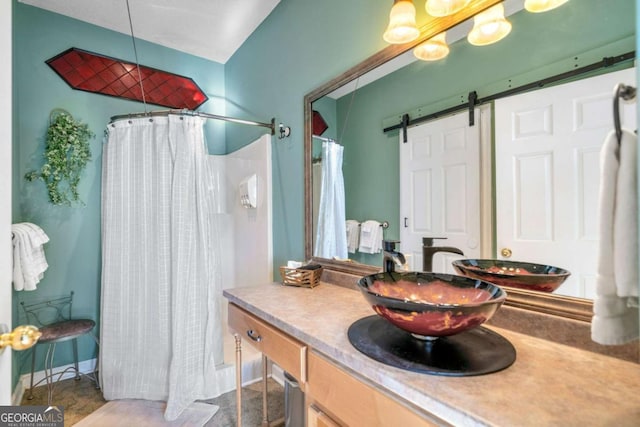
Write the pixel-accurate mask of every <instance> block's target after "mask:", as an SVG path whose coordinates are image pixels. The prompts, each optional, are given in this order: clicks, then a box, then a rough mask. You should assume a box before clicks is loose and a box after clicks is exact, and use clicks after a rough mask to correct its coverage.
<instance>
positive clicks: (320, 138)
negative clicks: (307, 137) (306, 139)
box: [311, 135, 336, 142]
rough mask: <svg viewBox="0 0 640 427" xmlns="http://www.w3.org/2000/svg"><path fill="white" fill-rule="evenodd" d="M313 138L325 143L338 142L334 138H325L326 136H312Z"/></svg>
mask: <svg viewBox="0 0 640 427" xmlns="http://www.w3.org/2000/svg"><path fill="white" fill-rule="evenodd" d="M311 137H312V138H315V139H319V140H320V141H324V142H336V140H335V139H333V138H325V137H324V136H320V135H311Z"/></svg>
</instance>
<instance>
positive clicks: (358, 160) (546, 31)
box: [304, 0, 635, 321]
mask: <svg viewBox="0 0 640 427" xmlns="http://www.w3.org/2000/svg"><path fill="white" fill-rule="evenodd" d="M420 3H421V4H420V7H422V2H420ZM497 3H502V4H503V5H504V8H505V11H506V15H507V19H508V20H509V21H510V22H511V24H512V31H511V33H510V34H509V35H508V36H507V37H506V38H504V39H503V40H501V41H499V42H498V43H495V44H492V45H488V46H473V45H471V44H470V43H469V42H468V41H467V39H466V35H467V33H468V32H469V30H470V29H471V27H472V25H473V19H472V17H473V16H474V15H475V14H477V13H478V12H479V11H482V10H485V9H487V8H488V7H491V6H493V5H495V4H497ZM523 3H524V0H505V1H504V2H501V1H498V0H475V1H472V2H471V3H470V5H469V6H468V7H467V8H466V9H464V10H462V11H460V12H458V13H457V14H455V15H452V16H449V17H445V18H430V20H428V22H426V23H423V25H422V27H421V36H420V38H419V39H418V40H416V41H415V42H411V43H409V44H406V45H391V46H389V47H388V48H385V49H384V50H382V51H380V52H378V53H377V54H376V55H373V56H372V57H370V58H368V59H367V60H366V61H364V62H363V63H361V64H358V65H357V66H355V67H353V68H351V69H349V70H347V71H345V72H344V73H343V74H341V75H339V76H337V77H336V78H334V79H333V80H331V81H329V82H327V83H326V84H325V85H323V86H321V87H319V88H317V89H316V90H314V91H312V92H311V93H309V94H307V96H306V97H305V100H304V108H305V252H306V257H307V258H311V257H312V256H313V255H314V250H313V248H314V239H315V238H316V225H315V219H314V215H317V200H318V192H319V188H320V187H319V182H320V179H321V173H320V168H319V167H318V166H317V165H316V163H317V162H316V159H318V158H319V157H321V152H322V144H323V139H324V140H326V139H331V140H335V141H337V142H338V143H339V144H341V145H342V146H343V147H344V148H343V154H342V157H343V166H342V170H343V175H344V188H345V195H346V197H345V201H346V203H345V210H346V218H347V219H352V220H356V221H359V222H364V221H366V220H377V221H379V222H388V225H389V226H388V228H385V229H384V231H383V233H384V238H385V239H388V240H401V241H402V238H401V237H402V236H403V235H406V234H403V233H405V232H406V230H403V228H405V227H407V225H408V224H407V222H409V223H410V222H411V220H412V219H411V218H410V215H407V214H406V212H401V207H400V205H401V195H400V193H401V191H402V190H401V187H402V184H401V183H402V182H403V181H402V178H401V175H402V173H404V171H403V170H400V169H401V168H400V162H401V145H402V144H403V138H404V134H405V130H404V128H403V126H401V123H402V121H403V119H404V120H408V129H407V131H406V133H408V135H409V138H411V135H412V132H413V133H414V134H415V129H417V128H418V127H421V126H423V125H428V124H429V123H434V122H437V121H438V120H442V118H447V117H453V116H455V115H461V116H462V117H463V119H462V120H464V121H466V122H468V121H469V120H470V117H469V116H470V109H469V108H468V105H469V103H470V96H474V95H471V94H475V96H477V99H476V100H475V101H473V99H472V100H471V101H472V102H473V103H474V105H475V108H474V109H471V110H473V111H474V115H473V120H474V125H473V126H475V127H476V128H478V129H479V130H478V133H479V134H480V142H479V143H478V144H479V145H480V149H479V151H480V153H479V154H478V163H479V164H478V165H477V168H476V171H477V172H475V173H477V181H478V182H480V185H479V188H480V190H479V196H478V197H479V201H478V206H479V208H478V209H477V211H478V212H477V217H478V218H477V232H476V233H475V234H474V235H473V238H468V237H467V238H466V240H465V242H468V241H471V242H472V244H471V246H472V247H474V248H476V249H473V250H472V255H473V256H466V257H468V258H498V259H499V258H501V257H502V254H501V251H502V249H505V248H504V247H503V245H502V244H501V242H500V238H499V237H498V236H497V233H498V229H499V228H500V227H499V226H500V225H502V222H503V219H502V217H501V213H502V212H501V211H502V210H503V209H505V205H504V203H503V202H500V201H499V200H501V199H500V196H501V193H500V192H501V191H502V190H501V188H502V187H501V185H502V184H504V180H505V178H504V176H505V175H504V167H503V166H501V163H500V158H501V155H502V154H501V150H502V149H501V147H503V146H504V143H503V141H502V138H503V136H504V135H505V131H500V129H499V128H498V120H499V114H500V111H502V110H501V109H502V108H503V106H502V104H501V103H503V101H502V100H503V99H505V100H508V99H510V96H519V94H530V93H535V92H538V91H540V90H546V89H548V88H552V87H557V86H559V85H565V84H567V83H572V82H579V81H584V82H588V80H585V79H592V78H600V77H604V76H606V75H609V76H614V80H615V79H622V78H624V79H626V80H630V81H620V82H621V83H623V82H624V83H627V84H633V85H635V72H634V70H633V69H632V68H633V65H634V64H633V59H634V58H635V13H634V11H635V2H634V0H616V1H615V2H602V1H599V0H579V1H577V0H571V1H569V2H568V3H566V4H564V5H562V6H561V7H559V8H557V9H554V10H552V11H549V12H545V13H530V12H528V11H526V10H524V9H523ZM416 7H418V6H416ZM419 24H420V23H419ZM383 30H384V29H381V33H382V31H383ZM443 31H447V35H446V38H447V42H448V43H449V48H450V52H449V55H448V56H447V57H446V58H444V59H441V60H439V61H419V60H416V59H415V57H414V56H413V54H412V50H413V48H414V47H415V46H417V45H418V44H420V43H421V42H422V41H424V40H427V39H429V38H431V37H433V36H434V35H436V34H439V33H441V32H443ZM613 73H623V74H613ZM604 84H609V83H607V82H605V83H604ZM521 88H526V89H523V90H520V89H521ZM578 90H579V91H580V90H581V89H578ZM582 91H583V92H584V96H583V98H585V99H587V98H589V99H596V98H598V97H602V94H601V93H600V92H598V93H595V92H593V93H592V92H591V91H590V87H589V83H587V86H586V88H585V89H582ZM511 92H513V93H511ZM606 92H607V93H606V100H604V101H602V102H603V103H606V105H607V107H606V114H602V112H601V111H600V110H591V108H597V107H595V103H594V104H593V105H594V106H593V107H591V106H590V107H588V108H585V109H584V110H583V113H584V116H582V120H583V121H585V122H587V126H586V127H585V129H586V130H585V131H586V132H591V134H592V136H594V137H595V138H596V139H598V138H599V139H600V140H601V141H603V140H604V137H605V136H606V134H607V133H608V131H610V130H611V129H612V126H613V112H612V108H611V103H612V100H613V86H611V88H610V90H607V91H606ZM541 93H542V94H543V95H542V96H543V97H544V96H545V95H544V92H541ZM494 95H498V96H496V97H494ZM507 95H509V96H507ZM494 98H499V100H495V99H494ZM573 104H576V102H573ZM504 108H506V107H504ZM511 108H512V109H513V108H516V109H517V108H518V107H511ZM553 108H555V109H556V110H558V109H560V107H558V106H555V105H554V106H553ZM598 108H599V107H598ZM443 111H444V112H443ZM621 111H622V113H621V114H622V115H623V117H622V120H623V123H625V121H626V122H627V123H629V124H630V125H631V123H630V122H631V121H632V120H635V118H634V117H635V105H634V104H633V103H630V104H629V105H625V106H623V108H622V110H621ZM440 112H442V113H440ZM318 113H319V114H320V116H321V117H322V119H323V121H324V122H325V124H326V125H327V128H326V130H324V131H323V132H322V133H321V135H320V138H314V137H313V134H314V118H315V119H316V129H315V133H318V132H319V131H318V126H317V125H318V123H317V119H318V117H317V114H318ZM434 113H438V114H436V115H437V116H438V117H432V116H433V115H434ZM405 114H406V116H405ZM589 114H591V116H589ZM565 115H566V117H567V118H566V120H567V121H571V120H573V119H575V115H576V113H575V111H574V112H566V114H565ZM531 116H533V115H531ZM562 117H564V116H562ZM523 120H524V121H525V122H526V120H528V119H527V118H524V119H523ZM549 120H556V123H550V124H549V123H548V124H549V125H550V126H553V125H557V124H558V123H557V122H559V121H561V119H558V118H556V117H555V116H553V117H552V118H550V119H549ZM596 122H598V123H596ZM634 123H635V122H634ZM633 126H635V124H633ZM589 129H593V130H589ZM506 133H509V132H506ZM578 151H579V152H580V153H582V154H583V155H584V156H583V157H584V163H583V165H586V166H590V167H591V169H590V170H586V171H583V172H584V177H585V178H586V181H588V182H586V183H585V187H584V191H583V195H584V197H583V199H580V200H581V201H580V203H582V205H581V206H583V209H585V208H584V207H585V206H586V207H587V209H585V210H587V211H588V210H593V209H590V208H589V206H590V205H589V203H591V204H592V203H595V202H594V200H593V197H592V196H593V195H594V194H597V191H598V188H597V180H595V181H594V180H590V179H589V177H593V176H596V177H597V171H594V170H593V168H595V167H597V152H594V151H593V150H591V151H585V150H582V151H580V149H578ZM594 162H595V163H594ZM532 165H533V166H532V167H533V168H535V167H536V163H535V162H534V163H532ZM583 167H584V166H583ZM474 179H475V178H474ZM594 182H595V184H594ZM587 184H588V185H591V187H588V186H587ZM532 188H533V189H535V188H536V187H535V186H534V187H532ZM554 191H555V192H556V193H559V192H560V191H561V190H560V189H557V188H556V189H555V190H554ZM564 191H567V190H566V189H565V190H564ZM403 197H404V196H403ZM572 197H573V195H572ZM589 197H591V198H592V200H586V199H589ZM314 198H315V200H316V202H314ZM454 201H455V200H454ZM314 205H315V208H314ZM536 206H537V205H535V206H533V207H534V208H535V207H536ZM539 209H540V210H539V211H537V212H538V213H536V214H535V215H538V216H540V215H544V214H546V213H548V211H549V209H552V208H548V207H542V208H539ZM553 209H555V211H556V212H555V213H554V215H555V216H557V217H562V216H563V215H564V214H563V212H565V211H566V208H559V207H557V206H556V207H554V208H553ZM530 210H531V209H530ZM535 215H532V216H535ZM589 218H590V219H589ZM589 218H588V219H587V220H585V221H583V224H573V223H574V222H575V221H574V220H573V219H572V217H569V216H568V215H567V217H566V218H565V219H564V220H565V222H567V223H568V224H569V226H571V227H574V225H575V227H576V228H580V230H582V235H581V236H582V237H580V238H582V239H583V240H587V241H589V242H590V243H589V244H591V245H595V244H597V236H596V235H594V234H595V233H594V232H591V231H593V229H594V227H596V222H595V219H594V216H590V217H589ZM554 224H558V223H556V222H554ZM572 224H573V225H572ZM555 226H556V227H559V226H558V225H555ZM589 230H591V231H589ZM554 232H555V235H557V234H558V230H554ZM442 234H443V232H442V231H441V230H438V231H436V232H432V233H430V232H429V231H428V230H427V231H426V232H424V237H442V236H441V235H442ZM444 234H445V235H446V233H444ZM454 234H455V233H454ZM448 243H449V242H444V243H443V245H445V244H448ZM401 244H402V243H401ZM436 244H439V243H436ZM538 246H541V247H544V246H543V244H542V243H541V244H539V245H538ZM401 249H403V248H402V247H401ZM543 250H546V252H547V253H548V256H549V258H548V259H544V260H539V259H533V260H532V259H526V258H525V259H522V258H518V255H519V253H520V252H516V251H514V258H515V259H516V260H520V261H531V262H542V263H546V264H551V265H556V266H558V267H566V266H564V265H562V264H563V261H560V262H555V261H556V260H557V259H559V256H558V257H557V258H554V257H553V255H552V253H553V252H552V251H551V250H550V249H543ZM466 251H467V250H466V249H465V252H466ZM474 251H475V252H474ZM562 251H564V252H565V255H566V254H567V253H573V252H574V251H573V250H572V247H571V246H567V247H565V248H564V249H563V250H562ZM407 252H409V253H411V254H413V255H414V256H413V258H414V260H415V259H416V258H417V257H418V254H417V253H414V252H412V251H411V250H408V251H407ZM465 255H466V254H465ZM571 256H574V257H578V256H580V255H578V254H577V252H575V253H573V254H572V255H571ZM331 258H332V257H330V256H326V257H324V258H323V259H320V261H321V262H323V263H324V265H325V267H326V268H329V269H336V270H341V271H346V272H352V273H354V274H367V273H369V272H371V271H373V270H376V269H379V268H380V266H381V263H382V257H381V254H379V253H377V254H367V253H360V252H358V251H356V252H354V253H349V261H339V260H336V259H331ZM316 259H318V258H316ZM448 263H449V258H447V257H446V256H444V255H443V258H442V259H441V260H439V261H438V260H434V270H435V269H436V266H439V268H440V270H438V271H442V269H443V268H444V267H442V266H444V265H446V264H448ZM559 264H560V265H559ZM418 265H419V264H418V263H417V262H416V263H414V264H413V266H414V268H417V266H418ZM576 276H577V275H576ZM585 277H586V276H585ZM571 287H573V288H576V289H577V288H581V289H582V291H580V292H581V293H580V292H578V291H576V290H575V289H573V288H569V287H568V288H567V289H569V291H567V292H565V293H564V294H563V292H562V291H561V289H562V287H561V288H560V289H559V290H558V291H556V292H554V293H553V294H549V293H543V292H535V291H527V290H522V289H512V288H509V289H508V293H509V300H508V304H511V305H514V306H517V307H522V308H527V309H531V310H536V311H541V312H545V313H550V314H556V315H560V316H565V317H570V318H573V319H579V320H584V321H589V320H590V318H591V312H592V303H591V299H590V294H589V291H584V289H589V288H590V283H589V278H588V277H587V278H586V279H585V278H584V277H581V278H580V283H578V284H572V285H571Z"/></svg>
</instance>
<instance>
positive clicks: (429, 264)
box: [422, 237, 464, 271]
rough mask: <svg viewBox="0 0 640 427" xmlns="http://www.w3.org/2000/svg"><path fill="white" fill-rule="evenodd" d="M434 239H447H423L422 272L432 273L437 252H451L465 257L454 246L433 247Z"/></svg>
mask: <svg viewBox="0 0 640 427" xmlns="http://www.w3.org/2000/svg"><path fill="white" fill-rule="evenodd" d="M434 239H446V237H423V238H422V271H431V270H432V269H433V256H434V255H435V254H436V253H437V252H451V253H454V254H458V255H464V253H462V251H461V250H460V249H458V248H454V247H452V246H433V240H434Z"/></svg>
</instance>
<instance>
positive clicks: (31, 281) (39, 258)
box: [11, 222, 49, 291]
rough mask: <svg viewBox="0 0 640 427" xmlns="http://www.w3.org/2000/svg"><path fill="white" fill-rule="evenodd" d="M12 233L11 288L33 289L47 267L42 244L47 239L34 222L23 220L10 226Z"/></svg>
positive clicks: (17, 289) (20, 289) (18, 289)
mask: <svg viewBox="0 0 640 427" xmlns="http://www.w3.org/2000/svg"><path fill="white" fill-rule="evenodd" d="M11 232H12V234H13V238H12V242H13V288H14V289H15V290H16V291H22V290H25V291H33V290H35V289H36V285H37V284H38V283H39V282H40V280H42V278H43V277H44V272H45V271H46V269H47V268H48V267H49V264H47V259H46V258H45V255H44V248H43V245H44V244H45V243H47V242H48V241H49V237H48V236H47V235H46V234H45V232H44V231H43V230H42V229H41V228H40V227H38V226H37V225H35V224H31V223H27V222H23V223H19V224H13V225H12V226H11Z"/></svg>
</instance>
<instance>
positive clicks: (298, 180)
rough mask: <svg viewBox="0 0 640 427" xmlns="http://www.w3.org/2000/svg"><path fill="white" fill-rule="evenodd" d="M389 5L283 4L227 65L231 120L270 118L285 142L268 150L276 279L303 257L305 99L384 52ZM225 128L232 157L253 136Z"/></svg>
mask: <svg viewBox="0 0 640 427" xmlns="http://www.w3.org/2000/svg"><path fill="white" fill-rule="evenodd" d="M390 5H391V2H390V1H388V0H350V1H341V0H323V1H317V0H282V1H281V2H280V4H279V5H278V6H276V8H275V9H274V11H273V12H272V13H271V15H270V16H269V17H268V18H267V19H266V20H265V21H264V22H263V23H262V25H260V27H259V28H258V29H257V30H256V31H255V32H254V33H253V34H252V35H251V37H249V39H248V40H247V41H246V42H245V43H244V44H243V46H242V47H241V48H240V49H239V50H238V51H237V52H236V53H235V55H233V57H232V58H231V59H230V60H229V61H228V62H227V63H226V64H225V77H226V83H225V89H226V93H227V98H228V100H229V102H230V103H231V102H233V105H230V104H229V105H227V112H228V113H229V114H230V115H240V114H242V115H243V116H247V115H248V116H250V117H255V118H262V117H276V120H277V122H283V123H284V124H286V125H288V126H291V129H292V132H291V137H290V138H286V139H283V140H278V139H274V142H273V146H272V148H273V154H272V156H273V157H272V163H273V242H274V243H273V255H274V271H277V268H278V266H280V265H283V263H285V262H286V260H288V259H298V260H299V259H302V258H303V257H304V234H303V232H304V209H303V206H304V204H303V198H304V194H303V193H304V186H303V177H304V175H303V126H304V121H303V97H304V95H305V94H306V93H308V92H310V91H311V90H313V89H314V88H316V87H318V86H320V85H322V84H323V83H325V82H327V81H328V80H330V79H331V78H332V77H335V76H337V75H338V74H340V73H342V72H343V71H345V70H346V69H347V68H349V67H352V66H354V65H356V64H358V63H359V62H361V61H362V60H364V59H366V58H367V57H369V56H370V55H372V54H373V53H375V52H376V51H378V50H380V49H381V48H383V47H384V46H385V44H384V41H383V40H382V37H381V34H382V32H383V31H384V28H385V26H386V21H387V17H388V13H389V8H390ZM252 132H253V130H252V129H247V128H246V127H243V128H240V127H236V128H233V129H232V128H230V127H228V128H227V144H228V145H229V149H230V150H233V149H234V148H235V147H237V146H241V145H244V144H246V143H247V142H248V141H250V140H251V138H253V137H254V136H255V135H254V134H252Z"/></svg>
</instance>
